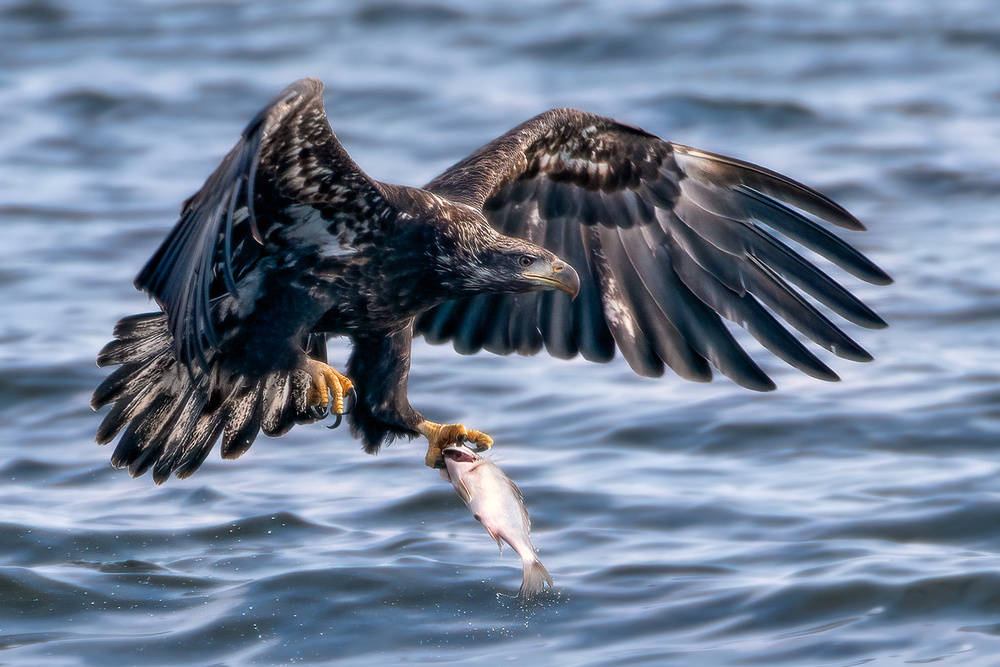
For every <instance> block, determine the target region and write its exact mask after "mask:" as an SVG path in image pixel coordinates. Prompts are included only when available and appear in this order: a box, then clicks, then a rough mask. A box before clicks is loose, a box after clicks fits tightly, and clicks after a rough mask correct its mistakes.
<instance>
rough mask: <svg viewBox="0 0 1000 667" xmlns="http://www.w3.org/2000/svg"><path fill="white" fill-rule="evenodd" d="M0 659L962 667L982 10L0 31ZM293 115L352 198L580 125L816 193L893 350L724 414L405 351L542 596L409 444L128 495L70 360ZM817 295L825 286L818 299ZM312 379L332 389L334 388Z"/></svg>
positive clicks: (866, 336)
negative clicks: (846, 214) (505, 488)
mask: <svg viewBox="0 0 1000 667" xmlns="http://www.w3.org/2000/svg"><path fill="white" fill-rule="evenodd" d="M0 43H3V44H4V48H3V49H0V127H2V128H3V129H2V131H0V219H2V224H3V230H4V232H3V243H0V290H2V295H3V296H2V298H0V479H2V480H3V482H4V483H3V485H2V486H0V545H2V547H0V648H2V652H0V661H5V662H11V663H14V664H46V665H63V664H65V665H75V664H130V663H136V662H139V661H142V662H144V663H150V664H178V663H183V664H213V663H218V664H247V663H264V664H268V663H292V662H318V663H324V662H329V661H331V660H333V659H337V658H339V659H342V660H348V661H349V662H353V663H358V664H385V663H386V662H387V661H390V662H402V661H408V662H409V661H424V662H436V661H450V660H459V659H466V658H471V659H478V660H481V661H484V662H486V663H493V662H497V661H500V660H504V659H508V658H523V659H528V660H533V661H534V662H538V663H553V662H555V661H561V662H564V663H572V664H629V665H633V664H639V663H642V662H647V663H652V664H683V665H692V664H704V665H722V664H741V665H744V664H761V665H778V664H787V665H852V664H860V663H862V662H865V661H873V663H874V664H883V663H885V664H898V663H900V662H904V661H940V662H943V663H945V664H982V665H988V664H993V662H994V658H993V656H994V655H995V654H996V653H997V651H998V649H1000V641H998V639H997V637H998V636H1000V625H998V622H997V618H996V610H997V609H998V608H1000V575H997V574H996V573H997V572H998V571H1000V562H998V560H1000V557H998V553H1000V537H998V536H1000V523H998V519H997V517H998V516H1000V504H998V500H997V497H998V496H997V494H998V487H997V482H996V480H997V478H998V472H1000V471H998V468H1000V458H998V455H997V451H996V450H997V443H998V439H1000V411H998V408H997V406H998V404H1000V326H998V324H1000V268H998V266H1000V265H998V264H997V262H996V258H997V257H998V256H1000V234H998V233H997V231H996V229H997V227H996V202H997V193H998V192H1000V182H998V176H997V174H998V173H1000V169H998V164H997V160H996V156H997V155H998V154H1000V146H998V144H1000V132H998V129H997V123H996V118H997V117H1000V114H998V111H1000V109H998V107H1000V93H998V91H1000V88H998V87H997V84H996V77H995V75H994V72H995V71H996V69H997V66H998V62H997V61H998V58H1000V48H998V44H1000V24H998V22H997V20H996V12H995V11H993V7H992V5H991V4H990V3H988V2H986V0H969V1H968V2H964V3H958V4H955V3H951V4H948V5H945V4H942V5H940V6H937V5H935V6H934V7H929V6H926V7H925V6H922V5H921V3H882V4H877V5H873V4H871V3H866V2H861V1H860V0H858V1H856V2H853V1H852V2H841V3H826V5H818V4H813V5H809V6H804V5H802V3H795V2H791V1H790V0H773V1H771V0H767V1H765V0H758V1H753V2H750V1H747V2H705V3H694V2H678V3H673V4H670V5H669V6H668V7H667V8H664V7H663V6H662V3H654V2H635V3H631V4H630V5H629V6H628V7H622V6H620V5H616V4H615V3H607V4H606V5H605V4H600V3H592V2H577V3H571V4H569V5H567V4H565V3H562V2H541V3H537V2H521V1H515V2H510V3H505V4H504V5H502V6H492V7H484V6H481V5H480V4H479V3H473V2H468V1H467V0H451V1H444V2H430V3H417V4H413V3H403V2H378V3H361V2H357V3H339V4H336V5H335V6H334V7H332V8H331V7H330V6H329V3H322V2H318V1H314V2H303V3H294V4H291V5H287V4H282V3H228V2H205V3H185V2H159V3H144V4H138V5H135V6H132V7H130V8H129V10H128V11H122V9H121V7H120V6H118V4H117V3H111V2H92V3H86V4H81V3H69V2H60V0H45V1H27V2H10V3H6V4H3V5H0ZM310 75H311V76H318V77H320V78H322V79H324V80H325V82H326V84H327V107H328V110H329V112H330V115H331V118H332V121H333V125H334V128H335V129H336V131H337V133H338V135H339V136H340V138H341V139H342V140H343V142H344V143H345V145H346V146H347V148H348V150H349V151H350V152H351V153H352V155H353V156H354V157H355V159H356V160H357V161H358V162H359V164H361V165H362V167H364V168H365V169H366V170H367V171H368V172H369V173H371V174H372V175H373V176H375V177H377V178H382V179H385V180H392V181H398V182H403V183H408V184H417V183H422V182H426V181H427V180H429V179H430V178H431V177H432V176H433V175H434V174H436V173H437V172H438V171H440V170H441V169H443V168H444V167H446V166H448V165H449V164H451V163H452V162H454V161H455V160H457V159H459V158H461V157H463V156H464V155H465V154H467V153H468V152H470V151H471V150H473V149H475V148H476V147H478V146H479V145H481V144H482V143H484V142H485V141H487V140H489V139H491V138H493V137H494V136H496V135H498V134H500V133H502V132H504V131H506V130H507V129H509V128H510V127H512V126H513V125H515V124H517V123H518V122H520V121H522V120H524V119H526V118H528V117H529V116H531V115H533V114H535V113H537V112H539V111H542V110H544V109H546V108H549V107H554V106H563V105H568V106H575V107H581V108H586V109H588V110H592V111H596V112H599V113H605V114H608V115H613V116H616V117H619V118H621V119H623V120H627V121H629V122H632V123H635V124H638V125H641V126H643V127H645V128H647V129H649V130H650V131H653V132H656V133H658V134H660V135H662V136H665V137H668V138H671V139H674V140H677V141H679V142H682V143H686V144H690V145H695V146H699V147H703V148H706V149H709V150H715V151H719V152H724V153H728V154H733V155H735V156H738V157H742V158H746V159H750V160H753V161H755V162H759V163H762V164H765V165H768V166H770V167H773V168H776V169H778V170H780V171H782V172H784V173H788V174H790V175H793V176H794V177H797V178H800V179H802V180H804V181H806V182H808V183H811V184H813V185H816V186H817V187H819V188H820V189H822V190H824V191H825V192H827V193H829V194H831V195H832V196H834V197H835V198H837V199H838V200H840V201H842V202H843V203H844V204H845V205H847V206H848V208H850V209H851V210H852V211H855V212H857V213H858V214H859V216H860V217H861V218H862V219H864V220H865V221H866V222H868V224H869V227H870V229H871V231H870V232H868V233H867V234H852V235H851V238H850V240H851V241H852V242H853V243H856V244H857V245H858V246H859V247H861V248H862V249H864V250H865V251H866V252H868V253H869V254H871V255H872V256H873V257H874V258H875V259H876V260H877V261H878V262H879V263H880V264H881V265H883V266H884V267H885V268H886V269H887V270H889V272H890V273H891V274H893V276H894V277H895V278H896V279H897V284H896V285H894V286H893V287H891V288H889V289H879V288H874V287H869V286H860V288H859V293H860V294H861V296H862V297H863V298H865V299H866V300H867V301H868V302H869V303H871V304H872V305H873V306H874V307H875V308H876V310H878V311H879V312H880V313H881V314H883V315H884V316H885V317H886V319H888V320H889V321H890V323H891V328H890V329H888V330H886V331H883V332H855V333H856V334H857V335H858V337H859V339H860V341H861V342H862V343H863V344H864V345H865V346H866V347H867V348H868V349H870V350H871V351H872V352H873V353H874V354H875V356H876V361H875V362H874V363H871V364H851V365H848V364H847V363H846V362H840V361H839V360H832V361H830V363H831V364H832V365H833V367H834V368H835V370H836V371H837V372H838V373H840V374H841V376H842V377H843V382H841V383H839V384H833V385H829V384H823V383H819V382H816V381H814V380H811V379H809V378H805V377H799V376H798V375H796V374H794V373H793V372H792V371H790V370H785V369H784V368H782V367H781V364H780V362H777V361H774V360H771V359H767V358H765V357H763V356H762V357H761V359H762V361H763V363H764V365H765V368H766V370H767V371H768V372H769V373H772V374H773V375H775V377H776V378H777V380H778V383H779V387H780V389H779V391H777V392H774V393H771V394H765V395H760V394H752V393H749V392H745V391H743V390H740V389H738V388H736V387H734V386H733V385H732V384H730V383H727V382H725V381H717V382H715V383H712V384H709V385H695V384H689V383H682V382H681V381H679V380H677V379H676V378H665V379H661V380H648V379H643V378H637V377H635V376H633V375H632V374H631V373H630V372H629V371H628V369H627V367H626V366H625V364H624V363H622V362H621V361H620V360H617V361H616V362H615V363H612V364H609V365H606V366H594V365H591V364H587V363H585V362H582V361H573V362H560V361H556V360H552V359H549V358H545V357H539V358H533V359H524V358H509V359H508V358H503V359H501V358H496V357H491V356H488V355H480V356H474V357H460V356H458V355H456V354H455V353H454V352H453V351H452V350H450V348H448V347H433V346H428V345H426V344H422V343H418V344H417V345H415V348H414V355H415V359H414V368H413V378H412V381H411V391H410V395H411V400H412V401H413V403H414V405H415V406H416V407H418V409H421V410H422V411H424V412H425V413H426V414H427V415H428V417H430V418H436V419H438V420H461V421H463V422H465V423H468V424H470V425H474V426H475V427H477V428H482V429H484V430H486V431H487V432H489V433H491V434H492V435H493V436H494V437H495V438H496V440H497V443H498V446H497V448H496V450H495V453H494V458H495V460H497V461H498V462H499V463H500V464H501V465H502V466H503V467H504V469H505V470H506V471H507V472H508V474H510V476H511V477H512V478H513V479H514V480H516V481H517V482H518V484H519V486H520V487H521V489H522V490H523V491H524V495H525V500H526V502H527V505H528V507H529V509H530V510H531V514H532V518H533V526H534V530H533V539H534V542H535V545H536V546H537V547H538V548H539V550H540V552H541V554H542V555H543V560H544V562H545V563H546V565H547V566H548V567H549V569H550V571H551V572H552V574H553V577H554V578H555V580H556V584H557V588H556V590H555V591H553V592H551V593H548V594H546V595H545V596H544V597H543V601H542V603H541V604H538V605H533V606H530V607H522V606H521V605H519V604H518V603H517V601H516V600H515V599H514V598H513V597H512V596H513V595H514V593H516V590H517V585H518V582H519V581H520V564H519V561H518V559H517V558H516V557H515V556H513V554H510V553H505V554H504V555H503V556H502V557H501V556H500V555H499V554H497V552H496V549H495V547H494V546H493V544H492V542H491V541H490V540H489V539H487V538H486V537H485V535H484V533H483V532H482V530H481V529H480V528H479V527H478V526H477V525H475V523H474V522H473V521H472V520H471V519H470V518H469V516H468V514H467V512H465V510H464V509H463V507H462V504H461V501H460V500H459V499H458V498H457V496H455V494H454V492H453V490H452V489H451V488H450V486H449V485H447V484H446V483H444V482H443V481H441V480H440V478H439V477H438V476H437V474H436V473H434V472H432V471H428V470H427V469H425V468H424V467H423V466H422V452H421V451H420V450H421V447H420V446H419V443H416V442H415V443H413V444H407V443H397V444H396V445H395V446H393V447H392V448H390V449H389V450H388V451H386V452H383V453H382V454H381V455H379V456H378V457H374V458H373V457H368V456H366V455H364V454H362V453H361V452H360V451H359V448H358V444H357V443H356V442H355V441H353V440H352V439H351V438H350V437H349V435H348V434H347V433H346V431H336V432H330V431H327V430H326V429H323V428H321V427H318V426H313V427H306V428H298V429H295V430H294V431H293V432H292V433H290V434H289V435H287V436H285V437H283V438H281V439H280V440H267V439H261V440H260V441H259V442H258V443H257V444H256V445H255V446H254V447H253V449H252V450H251V451H250V452H249V453H248V454H247V455H245V456H244V457H243V458H242V459H241V460H239V461H237V462H222V461H220V460H218V458H216V457H213V458H210V460H209V461H208V462H207V463H206V464H205V466H204V468H203V469H202V470H201V471H200V472H199V473H198V474H197V475H195V476H194V477H192V478H191V479H189V480H184V481H178V480H171V481H170V482H169V483H168V484H167V485H165V486H163V487H154V486H153V485H152V484H151V482H150V481H149V480H148V479H141V480H131V479H129V478H128V477H127V475H125V474H123V473H121V472H119V471H115V470H112V469H111V468H110V467H109V465H108V464H107V456H108V455H109V451H108V450H107V449H102V448H98V447H97V446H96V445H94V444H93V442H92V437H93V432H94V430H95V429H96V426H97V424H98V423H99V417H98V416H95V415H94V414H93V413H92V412H91V411H90V410H89V408H88V407H87V400H88V398H89V393H90V391H91V389H92V388H93V386H94V385H95V384H96V383H97V382H99V381H100V379H101V378H102V377H103V376H104V371H101V370H99V369H97V368H95V366H94V364H93V358H94V356H95V354H96V351H97V350H98V349H99V348H100V347H101V346H102V345H103V344H104V342H105V341H106V340H107V338H108V337H109V335H110V331H111V327H112V326H113V324H114V322H115V321H116V319H117V318H118V317H120V316H122V315H125V314H129V313H133V312H139V311H142V310H144V309H147V308H149V305H148V302H147V301H146V299H145V297H144V296H143V295H141V294H139V293H137V292H135V291H134V290H133V289H132V288H131V286H130V284H131V279H132V277H133V275H134V274H135V273H136V271H137V270H138V268H139V267H140V266H141V265H142V263H143V261H144V260H145V259H146V257H148V255H149V254H150V253H151V252H152V250H153V249H154V248H155V247H156V245H157V244H158V243H159V241H160V239H161V238H162V236H163V234H164V233H165V232H166V230H167V229H168V228H169V226H170V225H171V224H172V223H173V220H174V216H175V215H176V212H177V210H178V207H179V205H180V202H181V201H182V200H183V199H184V198H185V197H187V196H188V195H190V194H191V192H193V191H194V190H195V189H196V188H197V187H198V185H199V184H200V183H201V181H202V180H203V179H204V177H205V176H206V175H207V173H208V172H209V171H210V170H211V169H212V168H213V167H214V165H215V164H216V163H217V161H218V160H219V158H220V157H221V155H222V154H224V153H225V152H226V151H227V150H228V149H229V147H230V146H231V145H232V144H233V142H234V141H235V139H236V137H237V134H238V132H239V131H240V129H241V128H242V127H243V125H244V124H245V122H246V121H247V119H248V118H249V117H250V116H251V115H252V114H253V113H254V112H255V111H256V109H257V108H259V106H260V105H261V104H262V103H263V102H264V101H266V100H267V99H269V98H270V97H271V95H273V94H274V92H276V91H277V90H279V89H280V88H282V87H283V86H284V85H286V84H287V83H288V82H290V81H292V80H294V79H296V78H299V77H301V76H310ZM851 284H852V285H853V284H854V283H851ZM346 354H347V347H346V345H345V344H344V343H343V342H336V343H334V344H333V346H332V348H331V358H332V359H335V360H337V359H339V360H340V361H339V363H341V364H342V363H343V361H344V360H345V359H346Z"/></svg>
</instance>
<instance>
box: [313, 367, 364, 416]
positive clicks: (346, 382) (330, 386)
mask: <svg viewBox="0 0 1000 667" xmlns="http://www.w3.org/2000/svg"><path fill="white" fill-rule="evenodd" d="M303 370H304V371H305V372H306V373H309V377H310V378H312V387H311V388H310V389H309V396H308V399H307V400H308V401H309V405H318V406H319V407H321V408H324V409H325V408H326V407H327V406H329V405H330V394H333V407H332V409H331V410H330V411H331V412H333V413H334V414H337V415H340V414H343V413H344V397H345V396H347V392H349V391H350V390H351V389H352V388H354V382H352V381H351V379H350V378H349V377H347V376H346V375H342V374H341V373H338V372H337V371H335V370H334V369H333V368H331V367H330V366H327V365H326V364H324V363H323V362H322V361H316V360H315V359H306V363H305V366H304V368H303Z"/></svg>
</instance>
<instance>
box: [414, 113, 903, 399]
mask: <svg viewBox="0 0 1000 667" xmlns="http://www.w3.org/2000/svg"><path fill="white" fill-rule="evenodd" d="M425 187H426V189H428V190H430V191H432V192H434V193H436V194H438V195H441V196H443V197H447V198H449V199H452V200H454V201H458V202H462V203H465V204H467V205H470V206H474V207H481V209H482V211H483V213H484V215H485V216H486V218H487V220H488V221H489V223H490V224H491V225H492V226H493V227H494V228H496V229H497V230H498V231H499V232H501V233H504V234H507V235H510V236H517V237H521V238H525V239H529V240H531V241H533V242H535V243H538V244H539V245H543V246H545V247H546V248H548V249H549V250H551V251H552V252H554V253H556V254H557V255H559V256H561V257H562V258H563V259H565V260H567V261H568V262H569V263H570V264H572V265H573V266H574V268H576V270H577V272H578V273H579V275H580V282H581V289H580V293H579V295H578V297H577V298H576V299H575V300H571V299H570V298H569V295H567V294H565V293H562V292H541V293H533V294H517V295H515V294H494V295H479V296H476V297H472V298H466V299H461V300H457V301H450V302H446V303H444V304H442V305H440V306H438V307H436V308H434V309H432V310H430V311H428V312H426V313H425V314H424V315H422V316H421V317H420V319H419V320H418V321H417V323H416V330H417V331H418V332H420V333H423V335H424V336H425V337H426V338H427V339H428V340H429V341H431V342H443V341H446V340H449V339H450V340H452V341H453V342H454V345H455V348H456V349H457V350H458V351H460V352H463V353H473V352H477V351H479V350H480V349H486V350H488V351H490V352H494V353H497V354H509V353H511V352H518V353H520V354H534V353H536V352H538V351H539V350H540V349H541V348H542V346H543V345H544V347H545V348H546V349H547V350H548V351H549V352H550V353H551V354H553V355H554V356H557V357H561V358H571V357H573V356H575V355H576V354H578V353H579V354H582V355H583V356H584V357H585V358H587V359H590V360H595V361H607V360H610V359H611V358H612V357H613V355H614V350H615V347H616V346H617V348H618V349H619V350H620V351H621V353H622V355H623V356H624V357H625V359H626V361H627V362H628V363H629V365H630V366H631V367H632V368H633V370H635V372H637V373H639V374H640V375H645V376H659V375H662V374H663V372H664V366H665V365H666V366H669V367H670V368H672V369H673V370H674V371H675V372H676V373H677V374H679V375H681V376H682V377H685V378H688V379H691V380H698V381H708V380H709V379H711V375H712V372H711V369H710V367H709V362H710V363H711V365H713V366H715V367H716V368H717V369H719V371H721V372H722V373H723V374H725V375H726V376H728V377H730V378H732V379H733V380H734V381H735V382H737V383H739V384H740V385H743V386H745V387H749V388H752V389H757V390H769V389H773V388H774V384H773V382H772V381H771V379H770V378H769V377H768V376H767V375H766V374H765V373H764V372H763V371H762V370H761V369H760V367H759V366H758V365H757V364H756V363H755V362H754V361H753V360H752V359H751V358H750V356H749V355H748V354H747V353H746V352H745V351H744V350H743V349H742V348H741V346H740V345H739V344H738V343H737V342H736V340H735V339H734V338H733V335H732V333H731V332H730V331H729V329H728V328H727V326H726V324H725V323H724V322H723V318H725V319H728V320H730V321H732V322H735V323H737V324H738V325H740V326H742V327H744V328H745V329H746V330H747V331H748V332H749V333H750V334H751V335H752V336H753V337H754V338H756V339H757V340H758V341H759V342H760V343H761V344H762V345H763V346H764V347H765V348H767V349H768V350H770V351H771V352H772V353H773V354H775V355H776V356H778V357H779V358H781V359H783V360H784V361H785V362H787V363H789V364H790V365H792V366H794V367H795V368H798V369H799V370H801V371H804V372H805V373H808V374H809V375H812V376H814V377H817V378H821V379H824V380H836V379H837V375H836V374H835V373H834V372H833V371H832V370H831V369H830V368H829V367H827V365H826V364H824V363H823V362H822V361H820V360H819V359H818V358H817V357H816V356H815V355H814V354H813V353H812V352H811V351H809V349H807V348H806V347H805V345H803V344H802V342H800V340H799V339H798V338H797V337H796V336H795V335H793V334H792V333H791V332H790V331H789V329H788V328H787V327H786V326H785V325H789V326H790V327H792V328H794V329H796V330H798V331H799V332H801V333H802V334H804V335H805V336H806V337H808V338H809V339H811V340H812V341H814V342H815V343H816V344H818V345H819V346H821V347H823V348H826V349H827V350H830V351H831V352H833V353H834V354H836V355H838V356H841V357H844V358H847V359H851V360H855V361H867V360H870V359H871V356H870V355H869V354H868V353H867V352H866V351H865V350H864V349H863V348H862V347H861V346H860V345H858V344H857V343H856V342H855V341H853V340H852V339H851V338H850V337H849V336H848V335H847V334H846V333H844V332H843V331H842V330H841V329H840V328H839V327H838V326H837V325H836V324H834V323H833V322H832V321H831V320H830V319H829V318H828V317H827V315H825V314H824V313H823V312H822V311H821V310H820V309H819V308H817V307H816V306H815V305H813V303H812V302H811V301H810V300H808V299H806V298H805V296H804V295H803V292H804V293H805V294H808V295H809V296H810V297H812V298H813V299H815V301H817V302H819V303H820V304H822V305H823V306H825V307H826V308H828V309H829V310H831V311H833V312H834V313H836V314H837V315H839V316H841V317H843V318H845V319H847V320H849V321H850V322H853V323H855V324H858V325H860V326H863V327H868V328H881V327H884V326H885V322H884V321H883V320H882V319H881V318H880V317H879V316H878V315H877V314H875V313H874V312H873V311H872V310H871V309H870V308H868V307H867V306H866V305H864V304H863V303H862V302H861V301H860V300H859V299H858V298H856V297H855V296H854V295H852V294H851V293H850V292H849V291H847V290H846V289H845V288H844V287H842V286H841V285H840V284H838V283H837V282H836V281H835V280H833V279H832V278H831V277H830V276H828V275H827V274H826V273H825V272H824V271H822V270H820V269H819V268H818V267H817V266H816V265H815V264H814V263H812V262H811V261H809V260H808V259H806V258H805V257H803V255H802V254H801V253H800V252H798V251H796V250H794V249H793V248H792V247H790V246H789V244H788V243H787V241H786V240H791V241H794V242H795V243H796V244H798V245H800V246H803V247H804V248H806V249H808V250H809V251H811V252H813V253H815V254H816V255H818V256H820V257H821V258H824V259H826V260H829V261H830V262H832V263H833V264H835V265H837V266H839V267H841V268H842V269H844V270H845V271H847V272H848V273H850V274H852V275H854V276H856V277H858V278H860V279H862V280H865V281H867V282H871V283H875V284H888V283H890V282H892V280H891V278H889V276H888V275H887V274H886V273H885V272H884V271H882V270H881V269H880V268H878V267H877V266H876V265H875V264H874V263H872V262H871V261H870V260H868V259H867V258H866V257H865V256H864V255H862V254H861V253H860V252H858V251H857V250H855V249H854V248H852V247H851V246H850V245H848V244H847V243H846V242H844V241H843V240H841V239H840V238H838V237H837V236H835V235H834V234H832V233H831V232H830V231H828V230H827V229H826V228H825V227H824V226H822V225H821V224H819V223H818V222H817V221H818V220H819V221H823V222H826V223H831V224H833V225H836V226H839V227H843V228H845V229H850V230H863V229H864V227H863V225H862V224H861V223H860V222H858V220H856V219H855V218H854V217H853V216H852V215H851V214H850V213H848V212H847V211H846V210H844V209H843V208H842V207H841V206H839V205H838V204H836V203H834V202H833V201H831V200H830V199H828V198H827V197H825V196H823V195H822V194H820V193H818V192H816V191H815V190H812V189H810V188H808V187H806V186H804V185H801V184H799V183H796V182H795V181H792V180H791V179H788V178H786V177H784V176H782V175H780V174H777V173H775V172H773V171H769V170H767V169H764V168H762V167H758V166H756V165H752V164H749V163H746V162H742V161H740V160H736V159H733V158H728V157H724V156H721V155H715V154H712V153H709V152H706V151H701V150H697V149H694V148H690V147H687V146H682V145H679V144H674V143H670V142H667V141H663V140H662V139H660V138H658V137H656V136H654V135H652V134H649V133H648V132H645V131H643V130H641V129H639V128H636V127H633V126H629V125H626V124H623V123H620V122H617V121H614V120H612V119H609V118H604V117H600V116H595V115H592V114H588V113H585V112H581V111H575V110H570V109H555V110H552V111H548V112H546V113H544V114H541V115H539V116H536V117H535V118H533V119H531V120H529V121H527V122H525V123H523V124H522V125H520V126H518V127H516V128H514V129H513V130H511V131H510V132H508V133H507V134H505V135H503V136H502V137H500V138H498V139H496V140H494V141H493V142H491V143H489V144H487V145H486V146H484V147H483V148H481V149H480V150H478V151H477V152H475V153H474V154H472V155H471V156H469V157H468V158H466V159H465V160H463V161H461V162H459V163H458V164H456V165H455V166H453V167H451V168H450V169H448V170H447V171H446V172H444V173H443V174H441V175H440V176H438V177H437V178H436V179H434V180H433V181H432V182H430V183H429V184H428V185H427V186H425ZM776 316H777V317H780V318H781V319H782V320H784V322H785V324H782V323H781V322H779V321H778V319H777V317H776Z"/></svg>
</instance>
